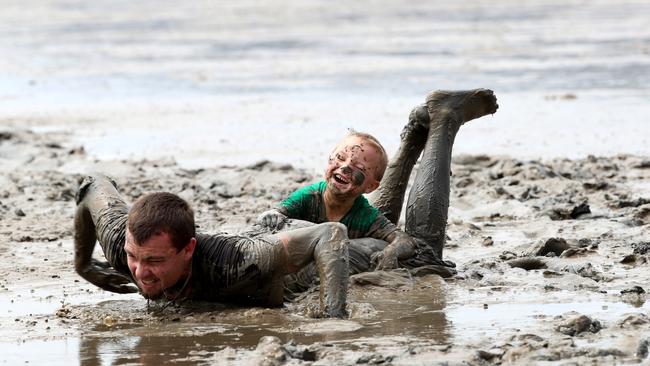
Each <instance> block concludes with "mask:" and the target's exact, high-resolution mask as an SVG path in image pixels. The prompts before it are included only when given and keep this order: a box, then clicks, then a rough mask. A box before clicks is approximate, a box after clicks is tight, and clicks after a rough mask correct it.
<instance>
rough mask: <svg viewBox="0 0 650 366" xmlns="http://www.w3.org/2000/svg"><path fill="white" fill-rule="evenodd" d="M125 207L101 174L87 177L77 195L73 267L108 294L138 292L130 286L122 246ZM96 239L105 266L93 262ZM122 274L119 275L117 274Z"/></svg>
mask: <svg viewBox="0 0 650 366" xmlns="http://www.w3.org/2000/svg"><path fill="white" fill-rule="evenodd" d="M127 211H128V209H127V206H126V203H125V202H124V200H123V199H122V197H121V196H120V195H119V193H118V192H117V189H116V188H115V183H114V182H113V181H112V180H110V179H109V178H108V177H105V176H103V175H95V176H89V177H86V178H85V179H84V180H83V182H82V183H81V185H80V187H79V191H78V192H77V211H76V213H75V219H74V226H75V233H74V248H75V253H74V264H75V270H76V271H77V273H78V274H79V275H80V276H81V277H83V278H84V279H86V280H87V281H89V282H90V283H92V284H94V285H96V286H98V287H100V288H102V289H104V290H107V291H111V292H117V293H130V292H137V291H138V290H137V288H136V287H135V286H133V285H131V278H130V277H129V276H126V275H124V274H123V273H129V269H128V267H127V266H126V259H125V258H124V257H123V256H124V251H123V250H121V248H122V245H123V244H124V235H125V230H126V217H127ZM97 239H99V242H100V245H101V246H102V249H103V250H104V254H105V256H106V258H107V259H108V261H109V262H108V263H106V262H100V261H97V260H94V259H92V253H93V249H94V248H95V242H96V241H97ZM120 272H121V273H120Z"/></svg>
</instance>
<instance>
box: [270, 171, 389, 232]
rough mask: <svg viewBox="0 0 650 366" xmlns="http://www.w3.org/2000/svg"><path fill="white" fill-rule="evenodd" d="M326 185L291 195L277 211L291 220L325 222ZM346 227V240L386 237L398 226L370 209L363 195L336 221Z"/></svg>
mask: <svg viewBox="0 0 650 366" xmlns="http://www.w3.org/2000/svg"><path fill="white" fill-rule="evenodd" d="M326 187H327V183H326V182H325V181H320V182H318V183H314V184H311V185H309V186H306V187H303V188H300V189H299V190H297V191H295V192H293V193H292V194H291V195H289V197H288V198H287V199H285V200H284V201H282V202H280V204H279V205H278V206H277V209H278V210H279V211H280V212H282V213H283V214H284V215H286V216H288V217H290V218H292V219H299V220H305V221H310V222H313V223H316V224H320V223H323V222H328V221H329V220H328V219H327V214H326V212H325V201H324V200H323V192H325V188H326ZM339 222H340V223H342V224H344V225H345V226H346V227H347V228H348V237H349V238H350V239H357V238H375V239H380V240H386V238H387V237H388V236H389V235H390V234H392V233H394V232H395V231H396V230H397V226H395V224H393V223H392V222H390V221H389V220H388V219H387V218H386V216H384V215H383V214H382V213H381V212H379V210H378V209H376V208H375V207H373V206H371V205H370V203H369V202H368V200H367V199H366V198H365V197H364V196H359V197H357V199H356V200H355V201H354V204H353V205H352V208H351V209H350V211H348V212H347V213H346V214H345V216H343V218H342V219H341V220H340V221H339Z"/></svg>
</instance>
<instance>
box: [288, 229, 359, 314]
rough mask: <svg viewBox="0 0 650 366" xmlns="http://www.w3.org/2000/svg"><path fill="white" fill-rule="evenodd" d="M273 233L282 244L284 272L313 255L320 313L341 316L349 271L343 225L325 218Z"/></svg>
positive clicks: (303, 265) (306, 260)
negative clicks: (284, 259) (307, 224)
mask: <svg viewBox="0 0 650 366" xmlns="http://www.w3.org/2000/svg"><path fill="white" fill-rule="evenodd" d="M276 236H277V238H278V239H279V240H280V241H281V242H282V243H283V244H284V247H285V248H286V253H287V271H286V273H290V272H296V270H297V269H300V268H303V267H305V266H307V265H308V264H309V263H310V262H311V258H314V263H315V268H316V270H317V271H318V274H319V276H318V277H319V278H320V281H321V286H320V289H319V291H320V302H321V309H322V311H323V314H324V316H326V317H342V316H345V315H346V314H347V313H346V309H345V306H346V296H347V286H348V272H349V269H348V267H349V264H348V238H347V229H346V227H345V225H343V224H340V223H336V222H327V223H322V224H317V225H314V226H310V227H306V228H301V229H295V230H290V231H285V232H281V233H278V234H276Z"/></svg>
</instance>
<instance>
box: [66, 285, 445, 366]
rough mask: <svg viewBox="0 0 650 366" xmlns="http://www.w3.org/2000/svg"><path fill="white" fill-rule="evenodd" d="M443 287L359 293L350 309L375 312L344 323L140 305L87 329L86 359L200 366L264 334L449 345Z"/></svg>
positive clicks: (250, 345)
mask: <svg viewBox="0 0 650 366" xmlns="http://www.w3.org/2000/svg"><path fill="white" fill-rule="evenodd" d="M441 284H443V286H444V282H443V281H438V280H437V279H435V280H433V282H431V280H429V282H427V283H426V284H423V283H422V282H421V281H418V283H417V284H415V283H414V285H413V286H412V288H411V289H417V291H410V290H409V289H402V290H391V289H384V288H369V289H365V288H357V289H353V290H352V291H351V296H350V298H351V302H350V306H351V308H355V307H359V308H368V309H371V311H370V312H369V314H370V315H368V314H366V315H363V316H360V317H357V318H355V317H354V316H353V317H352V318H351V319H345V320H333V319H313V318H308V317H304V316H301V315H297V314H294V313H292V311H289V312H288V311H287V310H286V309H258V308H254V309H241V308H229V307H224V306H221V305H218V308H216V309H215V307H214V305H206V304H186V305H184V306H183V307H182V308H176V309H170V310H169V311H166V312H165V313H150V314H142V311H143V310H144V309H143V307H135V308H137V309H139V310H137V312H138V314H135V312H133V310H129V309H128V308H126V309H123V311H127V312H129V311H131V312H132V314H126V315H127V316H126V318H124V317H122V319H128V320H126V321H115V322H105V321H102V322H101V323H100V324H97V325H95V326H94V327H93V328H92V329H89V330H87V331H84V332H82V334H81V338H80V345H79V362H80V364H81V365H88V366H91V365H122V364H130V363H137V364H142V365H149V364H151V365H154V364H155V365H158V364H161V363H166V362H174V363H177V364H181V365H182V364H195V363H196V362H200V361H201V360H203V361H206V360H208V359H209V358H210V357H211V356H212V355H213V354H214V353H215V352H218V351H220V350H223V349H224V348H225V347H231V348H237V349H248V350H252V349H254V348H255V346H256V345H257V343H258V342H259V339H260V338H261V337H263V336H269V335H270V336H276V337H278V338H280V340H281V341H282V343H287V342H289V341H291V340H294V341H295V342H296V343H297V344H302V345H308V344H313V343H316V342H325V343H330V344H333V345H335V346H336V347H340V348H342V349H348V350H357V349H364V350H374V349H375V348H379V347H386V345H390V347H400V346H409V345H413V344H424V343H426V344H447V343H448V342H449V340H450V332H451V330H452V329H451V323H450V322H449V321H448V319H447V317H446V315H445V311H444V309H445V305H446V300H445V291H443V287H442V286H441ZM423 286H424V287H425V290H422V287H423ZM117 303H119V302H107V303H103V304H100V305H101V307H102V308H103V309H101V308H100V309H99V311H97V313H98V314H105V313H106V311H105V310H108V309H112V311H116V312H119V311H120V310H119V309H120V307H122V306H121V305H120V304H117ZM290 306H293V305H290ZM131 309H133V307H131ZM93 311H96V310H93ZM109 313H110V312H109ZM122 315H123V316H124V314H122ZM116 316H117V313H116Z"/></svg>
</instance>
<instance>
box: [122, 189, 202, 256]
mask: <svg viewBox="0 0 650 366" xmlns="http://www.w3.org/2000/svg"><path fill="white" fill-rule="evenodd" d="M127 225H128V228H129V232H130V233H131V235H132V236H133V239H134V240H135V242H136V244H141V243H144V242H145V241H147V240H149V239H150V238H151V237H152V236H154V235H158V234H161V233H163V232H164V233H167V234H169V236H170V238H171V241H172V244H173V245H174V247H176V249H177V251H180V250H181V249H183V248H184V247H185V245H187V243H189V241H190V239H192V238H193V237H194V236H195V235H196V229H195V227H194V211H192V208H191V207H190V205H189V204H188V203H187V202H185V200H183V199H182V198H180V197H178V196H177V195H175V194H172V193H167V192H158V193H150V194H147V195H144V196H142V197H140V198H139V199H138V200H136V201H135V203H134V204H133V207H131V210H130V211H129V216H128V222H127Z"/></svg>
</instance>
